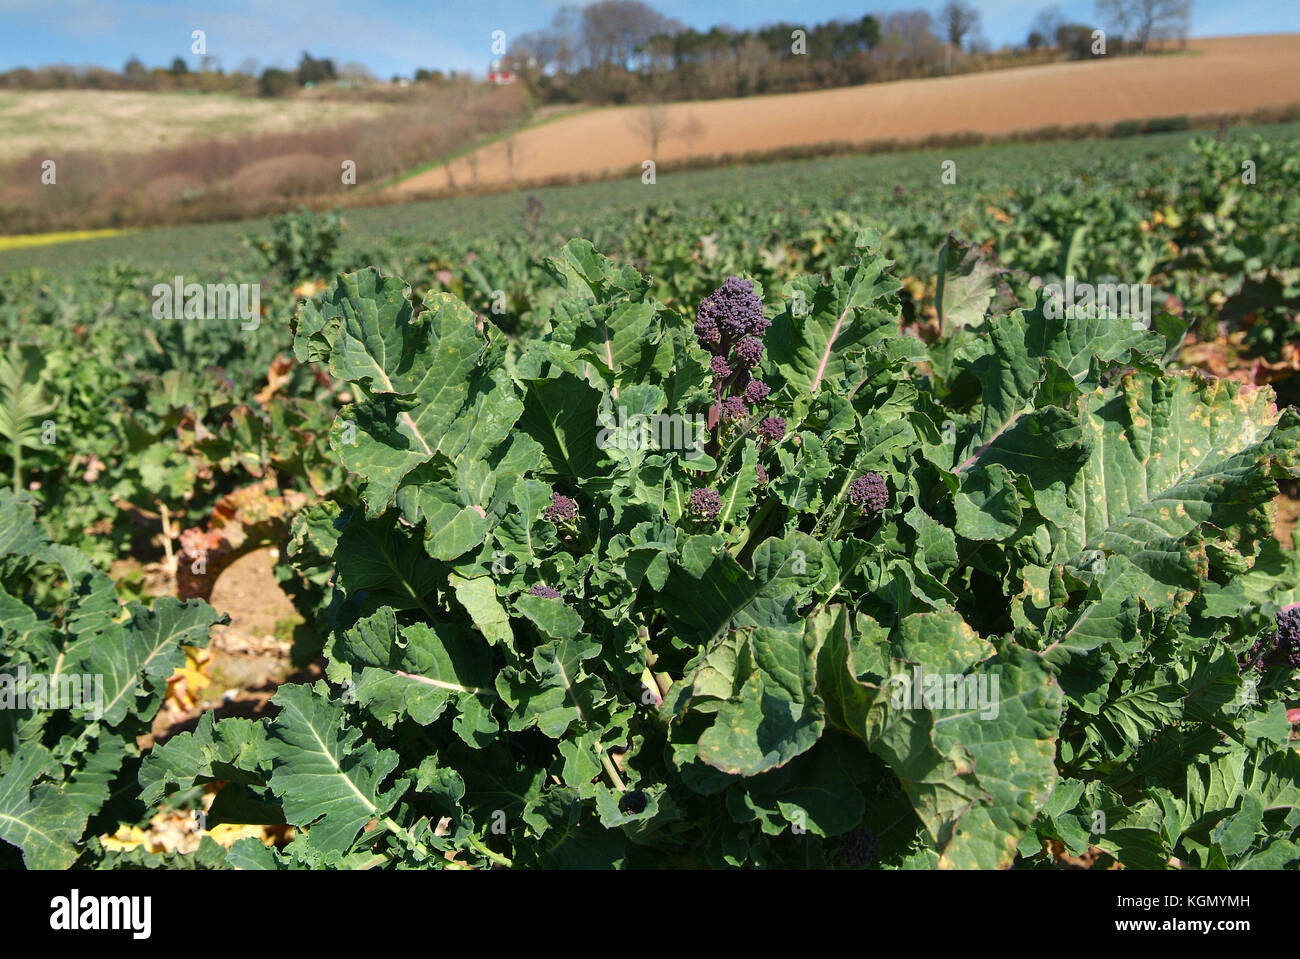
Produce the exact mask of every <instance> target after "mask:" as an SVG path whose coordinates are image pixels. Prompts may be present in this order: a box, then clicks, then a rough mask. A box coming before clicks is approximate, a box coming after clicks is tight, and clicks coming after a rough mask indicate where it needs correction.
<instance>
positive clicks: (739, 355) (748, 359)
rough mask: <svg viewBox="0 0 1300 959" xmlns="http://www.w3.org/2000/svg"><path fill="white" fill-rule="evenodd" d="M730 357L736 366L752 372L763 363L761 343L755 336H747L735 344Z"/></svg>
mask: <svg viewBox="0 0 1300 959" xmlns="http://www.w3.org/2000/svg"><path fill="white" fill-rule="evenodd" d="M732 355H733V356H734V358H735V360H736V365H737V366H739V367H741V368H742V369H746V370H752V369H754V367H756V366H758V364H759V363H762V362H763V341H762V340H760V339H759V338H758V337H756V336H747V337H745V338H744V339H743V340H741V341H740V342H739V343H737V344H736V348H735V350H734V351H733V352H732Z"/></svg>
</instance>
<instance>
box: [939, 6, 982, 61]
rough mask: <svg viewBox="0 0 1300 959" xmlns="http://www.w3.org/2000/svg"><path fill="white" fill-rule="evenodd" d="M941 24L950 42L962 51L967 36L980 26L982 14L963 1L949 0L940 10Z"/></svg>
mask: <svg viewBox="0 0 1300 959" xmlns="http://www.w3.org/2000/svg"><path fill="white" fill-rule="evenodd" d="M939 22H940V23H941V24H942V25H943V30H944V33H945V34H947V39H948V42H949V43H951V44H952V45H953V47H954V48H956V49H958V50H960V49H961V45H962V42H963V41H964V40H965V39H966V35H967V34H969V33H970V32H971V31H972V30H974V29H975V28H976V27H978V26H979V23H980V12H979V11H978V10H976V9H975V8H974V7H972V6H971V5H970V4H969V3H965V2H963V0H948V2H947V3H945V4H944V5H943V7H942V9H940V10H939Z"/></svg>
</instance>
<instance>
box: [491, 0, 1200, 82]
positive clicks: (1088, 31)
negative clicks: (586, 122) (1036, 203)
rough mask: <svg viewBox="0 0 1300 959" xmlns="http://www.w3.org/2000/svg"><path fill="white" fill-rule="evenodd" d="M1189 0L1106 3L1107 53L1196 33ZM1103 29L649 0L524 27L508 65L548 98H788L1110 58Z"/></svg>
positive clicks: (1043, 19) (1045, 18)
mask: <svg viewBox="0 0 1300 959" xmlns="http://www.w3.org/2000/svg"><path fill="white" fill-rule="evenodd" d="M1189 9H1190V0H1098V3H1097V14H1098V17H1099V18H1100V21H1101V22H1102V23H1103V24H1105V25H1106V27H1107V29H1108V36H1107V42H1106V45H1105V53H1106V54H1107V55H1113V54H1131V53H1143V52H1146V51H1147V50H1148V49H1149V48H1150V47H1151V46H1152V44H1153V43H1155V42H1160V41H1165V40H1185V38H1186V35H1187V27H1188V15H1189ZM1097 29H1098V27H1097V26H1096V25H1095V24H1091V23H1081V22H1068V21H1066V20H1065V19H1064V18H1063V17H1062V15H1061V14H1060V11H1059V9H1058V8H1056V7H1054V6H1053V7H1048V8H1046V9H1045V10H1043V11H1041V12H1040V13H1039V15H1038V17H1037V18H1036V19H1035V21H1034V24H1033V26H1032V27H1031V28H1030V30H1029V32H1028V34H1027V35H1026V38H1025V41H1024V42H1023V43H1022V44H1018V45H1012V46H1010V47H1008V48H1004V49H1002V50H999V51H996V52H995V51H993V50H992V49H990V45H989V44H988V42H987V41H986V40H985V39H984V37H983V34H982V33H981V30H980V12H979V10H978V9H977V8H976V7H974V6H972V5H971V4H970V3H967V2H966V0H949V2H947V3H946V4H944V6H943V7H942V8H941V9H940V10H939V12H938V15H937V16H935V15H932V14H930V13H929V12H928V11H926V10H921V9H917V10H901V11H895V12H892V13H887V14H867V15H865V16H862V17H860V18H850V19H838V20H831V21H827V22H825V23H818V24H811V25H809V24H801V23H795V22H780V23H774V24H769V25H767V26H763V27H760V28H756V29H749V30H737V29H732V28H729V27H724V26H715V27H713V28H711V29H709V30H707V31H701V30H697V29H695V28H693V27H688V26H686V25H684V24H682V23H681V22H680V21H678V20H675V19H672V18H669V17H666V16H664V15H663V14H661V13H660V12H659V11H657V10H655V9H654V8H653V7H652V6H650V5H649V4H648V3H645V2H643V0H600V2H597V3H593V4H590V5H587V6H582V7H580V6H565V7H562V8H560V10H559V11H557V13H556V14H555V16H554V18H553V19H552V21H551V24H550V26H549V27H547V28H545V29H542V30H536V31H533V32H530V33H526V34H522V35H520V36H518V37H517V38H515V40H514V42H513V43H512V44H511V46H510V50H509V55H508V57H507V58H506V59H505V61H504V66H506V67H507V68H508V69H511V70H513V71H514V72H515V73H516V74H517V75H518V76H519V77H520V79H522V80H523V81H524V82H525V83H526V84H527V85H528V88H529V90H530V92H532V93H533V94H534V95H535V96H536V97H538V98H540V99H541V100H543V101H546V102H572V103H576V102H579V101H586V102H606V103H624V102H634V101H645V100H678V99H702V98H715V97H737V96H749V95H753V94H762V93H787V92H796V91H802V90H811V89H820V88H825V87H833V86H849V85H854V84H861V83H871V82H875V81H883V80H899V79H907V78H911V77H926V76H939V75H943V74H945V73H952V72H963V71H969V70H984V69H991V68H994V67H1000V66H1010V65H1015V64H1017V63H1026V62H1040V61H1042V60H1043V59H1045V58H1047V57H1052V56H1055V57H1065V58H1076V59H1081V58H1087V57H1092V56H1097V55H1099V54H1098V52H1097V49H1096V47H1097V45H1096V43H1095V37H1094V34H1095V31H1096V30H1097Z"/></svg>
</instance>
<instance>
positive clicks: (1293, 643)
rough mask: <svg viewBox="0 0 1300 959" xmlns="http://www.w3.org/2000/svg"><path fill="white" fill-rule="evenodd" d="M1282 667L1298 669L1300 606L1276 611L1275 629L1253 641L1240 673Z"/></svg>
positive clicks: (1299, 661) (1299, 655)
mask: <svg viewBox="0 0 1300 959" xmlns="http://www.w3.org/2000/svg"><path fill="white" fill-rule="evenodd" d="M1284 665H1285V666H1290V667H1291V668H1292V669H1300V606H1292V607H1290V608H1288V609H1283V610H1279V611H1278V614H1277V628H1276V629H1274V630H1273V632H1272V633H1269V634H1266V635H1264V636H1261V637H1260V638H1259V639H1257V640H1255V642H1254V644H1253V645H1252V646H1251V647H1250V652H1249V653H1247V654H1246V662H1245V664H1244V665H1243V666H1242V671H1243V672H1245V671H1246V670H1250V669H1263V668H1265V667H1267V666H1284Z"/></svg>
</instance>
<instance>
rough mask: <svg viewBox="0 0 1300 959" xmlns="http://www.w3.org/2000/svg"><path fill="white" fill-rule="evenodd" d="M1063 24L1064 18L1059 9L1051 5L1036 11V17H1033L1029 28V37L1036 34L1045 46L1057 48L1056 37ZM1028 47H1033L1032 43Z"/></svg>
mask: <svg viewBox="0 0 1300 959" xmlns="http://www.w3.org/2000/svg"><path fill="white" fill-rule="evenodd" d="M1064 24H1065V18H1064V17H1063V16H1061V8H1060V7H1058V6H1057V5H1056V4H1052V5H1051V6H1050V7H1043V9H1041V10H1039V11H1038V16H1036V17H1034V22H1033V25H1032V26H1030V28H1029V35H1030V37H1033V36H1034V35H1035V34H1037V35H1038V36H1039V37H1041V38H1042V43H1043V44H1045V45H1046V46H1049V47H1055V46H1059V45H1060V44H1059V42H1058V40H1057V37H1056V35H1057V32H1058V31H1059V30H1060V29H1061V27H1062V26H1063V25H1064ZM1029 45H1030V46H1031V47H1033V46H1034V43H1033V42H1032V41H1031V42H1030V44H1029Z"/></svg>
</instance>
